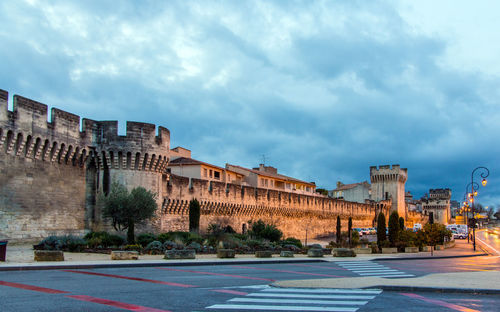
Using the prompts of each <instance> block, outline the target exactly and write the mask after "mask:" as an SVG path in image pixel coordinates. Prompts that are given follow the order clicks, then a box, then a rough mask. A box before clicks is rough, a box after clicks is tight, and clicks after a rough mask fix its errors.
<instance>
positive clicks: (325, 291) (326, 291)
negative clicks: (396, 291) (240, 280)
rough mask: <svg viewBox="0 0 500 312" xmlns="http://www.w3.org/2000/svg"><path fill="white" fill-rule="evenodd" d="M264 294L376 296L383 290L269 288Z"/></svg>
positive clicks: (264, 290)
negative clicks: (297, 293)
mask: <svg viewBox="0 0 500 312" xmlns="http://www.w3.org/2000/svg"><path fill="white" fill-rule="evenodd" d="M262 291H263V292H301V293H317V294H338V293H344V294H374V295H378V294H380V293H382V290H381V289H337V288H335V289H325V288H321V289H320V288H318V289H310V288H267V289H263V290H262Z"/></svg>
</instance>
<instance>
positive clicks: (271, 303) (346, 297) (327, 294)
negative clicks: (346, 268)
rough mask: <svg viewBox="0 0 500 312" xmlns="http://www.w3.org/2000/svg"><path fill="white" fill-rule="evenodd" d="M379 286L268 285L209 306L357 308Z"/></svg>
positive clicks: (333, 311) (330, 311)
mask: <svg viewBox="0 0 500 312" xmlns="http://www.w3.org/2000/svg"><path fill="white" fill-rule="evenodd" d="M381 293H382V290H380V289H310V288H274V287H267V288H264V289H261V290H260V291H258V292H252V293H249V294H247V295H245V296H241V297H236V298H232V299H229V300H228V301H226V303H223V304H214V305H211V306H208V307H206V309H215V310H237V311H247V310H252V311H254V310H266V311H324V312H337V311H338V312H355V311H357V310H358V309H359V308H360V307H361V306H363V305H365V304H367V303H368V301H370V300H372V299H374V298H375V297H376V296H377V295H379V294H381Z"/></svg>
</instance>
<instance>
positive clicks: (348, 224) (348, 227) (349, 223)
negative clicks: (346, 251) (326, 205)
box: [347, 217, 352, 247]
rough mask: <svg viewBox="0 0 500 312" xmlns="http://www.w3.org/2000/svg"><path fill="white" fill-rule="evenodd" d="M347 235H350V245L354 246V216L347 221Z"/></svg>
mask: <svg viewBox="0 0 500 312" xmlns="http://www.w3.org/2000/svg"><path fill="white" fill-rule="evenodd" d="M347 235H348V237H349V247H352V217H349V222H348V223H347Z"/></svg>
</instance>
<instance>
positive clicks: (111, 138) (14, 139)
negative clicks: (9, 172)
mask: <svg viewBox="0 0 500 312" xmlns="http://www.w3.org/2000/svg"><path fill="white" fill-rule="evenodd" d="M8 100H9V93H8V92H7V91H5V90H1V89H0V148H3V150H4V152H5V153H7V154H11V155H14V156H24V157H26V158H31V159H35V160H43V161H52V162H55V161H58V162H59V163H63V162H66V164H68V163H72V164H73V165H75V164H80V165H83V163H84V162H85V160H86V158H87V157H88V156H89V155H90V154H94V155H95V156H96V157H97V158H98V162H99V163H100V164H101V165H102V166H104V167H108V168H111V169H135V170H151V171H163V170H164V169H165V167H166V164H167V162H168V160H169V157H168V156H169V147H170V146H169V145H170V131H169V130H168V129H167V128H164V127H158V135H156V126H155V125H154V124H149V123H143V122H132V121H128V122H127V127H126V128H127V132H126V135H125V136H122V135H118V122H117V121H95V120H91V119H86V118H83V119H82V121H81V124H80V116H78V115H75V114H72V113H69V112H66V111H63V110H60V109H57V108H52V109H51V110H50V122H49V121H48V117H49V116H48V106H47V105H45V104H43V103H40V102H37V101H34V100H31V99H28V98H25V97H23V96H20V95H14V97H13V110H12V111H9V110H8ZM80 126H81V129H82V130H81V131H80ZM106 158H108V159H107V161H106Z"/></svg>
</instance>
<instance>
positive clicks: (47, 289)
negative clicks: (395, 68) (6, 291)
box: [0, 281, 69, 294]
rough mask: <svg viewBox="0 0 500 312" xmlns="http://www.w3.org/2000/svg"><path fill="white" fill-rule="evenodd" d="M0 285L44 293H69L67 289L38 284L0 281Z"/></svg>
mask: <svg viewBox="0 0 500 312" xmlns="http://www.w3.org/2000/svg"><path fill="white" fill-rule="evenodd" d="M0 285H2V286H9V287H15V288H21V289H27V290H33V291H38V292H43V293H46V294H68V293H69V291H62V290H57V289H50V288H45V287H38V286H33V285H26V284H19V283H11V282H4V281H0Z"/></svg>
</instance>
